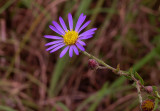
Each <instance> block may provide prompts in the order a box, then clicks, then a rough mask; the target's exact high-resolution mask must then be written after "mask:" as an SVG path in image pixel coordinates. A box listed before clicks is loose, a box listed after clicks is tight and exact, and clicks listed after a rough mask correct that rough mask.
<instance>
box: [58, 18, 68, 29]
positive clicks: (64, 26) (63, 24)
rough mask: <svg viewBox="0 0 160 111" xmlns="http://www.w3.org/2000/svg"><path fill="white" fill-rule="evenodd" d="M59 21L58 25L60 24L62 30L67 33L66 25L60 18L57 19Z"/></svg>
mask: <svg viewBox="0 0 160 111" xmlns="http://www.w3.org/2000/svg"><path fill="white" fill-rule="evenodd" d="M59 21H60V23H61V25H62V27H63V29H64V30H65V31H67V27H66V24H65V22H64V20H63V19H62V17H59Z"/></svg>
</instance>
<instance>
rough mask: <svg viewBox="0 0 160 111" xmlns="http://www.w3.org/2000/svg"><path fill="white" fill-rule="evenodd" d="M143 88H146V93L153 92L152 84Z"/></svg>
mask: <svg viewBox="0 0 160 111" xmlns="http://www.w3.org/2000/svg"><path fill="white" fill-rule="evenodd" d="M145 90H146V91H147V92H148V93H152V92H153V88H152V86H145Z"/></svg>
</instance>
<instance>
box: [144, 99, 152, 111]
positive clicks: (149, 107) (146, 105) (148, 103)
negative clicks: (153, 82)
mask: <svg viewBox="0 0 160 111" xmlns="http://www.w3.org/2000/svg"><path fill="white" fill-rule="evenodd" d="M141 107H142V110H143V111H152V110H153V109H154V102H153V100H145V101H143V103H142V105H141Z"/></svg>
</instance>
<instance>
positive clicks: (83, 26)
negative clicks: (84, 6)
mask: <svg viewBox="0 0 160 111" xmlns="http://www.w3.org/2000/svg"><path fill="white" fill-rule="evenodd" d="M90 22H91V21H88V22H86V23H85V24H84V25H82V27H81V28H80V29H79V30H78V33H79V32H80V31H81V30H83V29H84V28H86V27H87V26H88V24H89V23H90Z"/></svg>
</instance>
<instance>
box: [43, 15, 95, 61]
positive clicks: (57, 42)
mask: <svg viewBox="0 0 160 111" xmlns="http://www.w3.org/2000/svg"><path fill="white" fill-rule="evenodd" d="M85 18H86V15H83V13H82V14H81V15H80V16H79V18H78V21H77V23H76V26H75V28H73V19H72V15H71V14H70V13H69V14H68V23H69V28H67V26H66V24H65V22H64V20H63V19H62V17H59V21H60V24H61V26H60V25H59V24H58V23H57V22H55V21H53V22H52V23H53V25H50V26H49V27H50V29H52V30H53V31H54V32H56V33H57V34H59V35H60V36H53V35H45V36H44V37H45V38H48V39H54V41H52V42H49V43H47V44H45V46H50V47H49V48H47V49H46V50H47V51H50V53H52V52H55V51H57V50H59V49H61V48H62V47H65V48H64V49H63V50H62V52H61V54H60V58H61V57H63V56H64V55H65V54H66V53H67V51H68V50H69V56H70V57H72V56H73V52H75V54H76V55H79V51H78V49H80V50H81V51H85V49H84V47H83V46H85V45H86V44H85V43H84V42H83V40H85V39H89V38H91V37H93V34H94V33H95V32H94V31H95V30H97V28H92V29H90V30H87V31H85V32H83V33H81V31H82V30H83V29H84V28H85V27H87V26H88V24H89V23H90V21H87V22H86V23H84V24H83V22H84V20H85ZM82 24H83V25H82Z"/></svg>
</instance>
